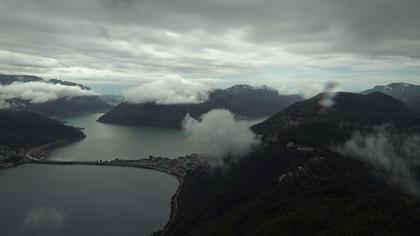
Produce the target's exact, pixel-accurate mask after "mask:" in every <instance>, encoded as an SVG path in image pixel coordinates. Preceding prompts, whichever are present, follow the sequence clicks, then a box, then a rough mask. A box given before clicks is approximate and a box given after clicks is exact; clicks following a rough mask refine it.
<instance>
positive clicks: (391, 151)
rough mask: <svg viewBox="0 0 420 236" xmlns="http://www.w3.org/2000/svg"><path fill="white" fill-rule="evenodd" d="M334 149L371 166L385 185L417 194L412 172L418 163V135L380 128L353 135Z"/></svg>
mask: <svg viewBox="0 0 420 236" xmlns="http://www.w3.org/2000/svg"><path fill="white" fill-rule="evenodd" d="M336 150H337V151H338V152H339V153H341V154H343V155H348V156H351V157H354V158H357V159H359V160H362V161H364V162H366V163H369V164H371V165H372V166H373V167H374V168H375V169H376V170H377V171H379V173H382V174H383V175H384V177H385V179H386V180H387V181H388V182H389V183H391V184H393V185H395V186H398V187H399V188H401V189H402V190H404V191H405V192H406V193H408V194H411V195H414V196H419V195H420V185H419V183H418V181H417V179H416V174H415V172H414V170H413V168H415V167H416V166H418V165H419V164H420V161H419V159H418V157H419V156H420V136H418V135H408V134H395V133H394V132H392V131H390V127H389V126H388V125H383V126H380V127H376V128H375V129H374V131H373V132H371V133H368V134H364V133H361V132H356V133H354V134H353V136H352V138H351V139H350V140H348V141H347V142H346V143H345V144H344V145H343V146H341V147H338V148H337V149H336Z"/></svg>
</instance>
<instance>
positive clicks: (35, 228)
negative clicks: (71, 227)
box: [18, 206, 67, 235]
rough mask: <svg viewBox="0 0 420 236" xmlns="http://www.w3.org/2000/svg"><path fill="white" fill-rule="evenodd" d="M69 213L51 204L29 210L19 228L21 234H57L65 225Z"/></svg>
mask: <svg viewBox="0 0 420 236" xmlns="http://www.w3.org/2000/svg"><path fill="white" fill-rule="evenodd" d="M66 219H67V213H66V212H64V211H62V210H59V209H56V208H54V207H50V206H41V207H36V208H33V209H31V210H29V211H28V212H27V213H26V215H25V218H24V219H23V222H22V223H21V225H20V227H19V229H18V235H19V234H25V235H26V234H35V235H41V233H42V234H43V235H57V233H58V231H59V230H60V229H61V228H62V227H63V226H64V224H65V223H66Z"/></svg>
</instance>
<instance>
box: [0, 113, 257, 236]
mask: <svg viewBox="0 0 420 236" xmlns="http://www.w3.org/2000/svg"><path fill="white" fill-rule="evenodd" d="M100 115H101V114H90V115H84V116H78V117H71V118H66V119H64V120H65V121H66V122H67V124H69V125H74V126H78V127H82V128H84V132H85V133H86V135H87V137H86V138H85V139H83V140H81V141H78V142H75V143H72V144H70V145H67V146H64V147H59V148H56V149H54V150H52V151H51V152H50V153H49V155H48V158H49V159H54V160H100V159H102V160H112V159H115V158H120V159H132V158H145V157H148V156H149V155H154V156H166V157H170V158H176V157H178V156H181V155H185V154H190V153H193V152H196V150H194V148H193V147H191V145H190V144H189V142H188V137H187V135H186V134H185V133H184V132H183V131H182V130H171V129H164V128H153V127H129V126H121V125H110V124H102V123H98V122H96V119H97V118H98V117H99V116H100ZM261 120H262V119H258V120H250V121H246V122H248V123H249V125H252V124H255V123H256V122H259V121H261ZM177 186H178V182H177V180H176V178H174V177H172V176H169V175H167V174H163V173H159V172H156V171H152V170H144V169H137V168H127V167H126V168H124V167H99V166H54V165H36V164H27V165H23V166H19V167H17V168H13V169H8V170H4V171H0V196H1V200H2V208H1V210H0V235H7V236H11V235H28V236H29V235H31V236H38V235H39V236H41V235H42V236H48V235H64V236H67V235H69V236H74V235H78V236H84V235H86V236H96V235H98V236H107V235H112V236H115V235H138V236H143V235H144V236H148V235H150V234H151V233H152V232H154V231H156V230H159V229H162V228H163V226H164V225H165V223H166V222H167V221H168V220H169V215H170V199H171V196H172V195H173V194H174V193H175V191H176V188H177Z"/></svg>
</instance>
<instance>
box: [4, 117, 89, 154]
mask: <svg viewBox="0 0 420 236" xmlns="http://www.w3.org/2000/svg"><path fill="white" fill-rule="evenodd" d="M84 137H85V135H84V134H83V132H82V131H81V130H80V129H78V128H75V127H72V126H67V125H63V124H62V123H60V122H58V121H55V120H53V119H50V118H47V117H44V116H41V115H38V114H35V113H32V112H26V111H3V110H0V145H4V146H7V147H10V148H13V149H18V148H28V147H33V146H38V145H43V144H47V143H50V142H54V141H57V140H69V141H74V140H78V139H82V138H84Z"/></svg>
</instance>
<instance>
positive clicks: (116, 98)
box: [99, 94, 124, 107]
mask: <svg viewBox="0 0 420 236" xmlns="http://www.w3.org/2000/svg"><path fill="white" fill-rule="evenodd" d="M99 98H100V99H101V100H102V101H104V102H106V103H107V104H109V105H111V106H113V107H115V106H117V105H118V104H120V103H121V102H123V101H124V97H123V96H121V95H113V94H105V95H101V96H99Z"/></svg>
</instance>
